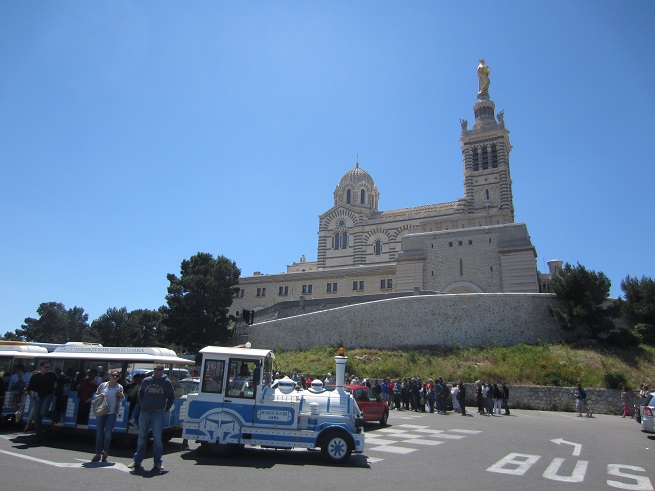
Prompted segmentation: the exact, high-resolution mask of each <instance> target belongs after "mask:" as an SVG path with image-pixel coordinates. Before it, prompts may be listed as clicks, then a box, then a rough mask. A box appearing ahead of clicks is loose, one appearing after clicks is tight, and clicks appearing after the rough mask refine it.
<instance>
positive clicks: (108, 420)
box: [96, 414, 116, 455]
mask: <svg viewBox="0 0 655 491" xmlns="http://www.w3.org/2000/svg"><path fill="white" fill-rule="evenodd" d="M115 422H116V415H115V414H105V415H104V416H96V455H100V452H102V451H105V452H108V451H109V445H110V444H111V435H112V434H113V432H114V423H115Z"/></svg>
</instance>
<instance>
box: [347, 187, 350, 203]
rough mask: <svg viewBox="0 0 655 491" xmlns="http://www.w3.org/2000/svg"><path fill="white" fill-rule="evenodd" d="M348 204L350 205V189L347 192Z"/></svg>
mask: <svg viewBox="0 0 655 491" xmlns="http://www.w3.org/2000/svg"><path fill="white" fill-rule="evenodd" d="M346 203H348V204H350V189H347V190H346Z"/></svg>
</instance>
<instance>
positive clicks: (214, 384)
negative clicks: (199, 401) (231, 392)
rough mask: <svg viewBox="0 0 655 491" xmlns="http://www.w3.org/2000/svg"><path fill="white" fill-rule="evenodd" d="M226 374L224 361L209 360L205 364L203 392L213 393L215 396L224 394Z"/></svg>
mask: <svg viewBox="0 0 655 491" xmlns="http://www.w3.org/2000/svg"><path fill="white" fill-rule="evenodd" d="M224 372H225V361H224V360H207V361H206V362H205V369H204V370H203V374H204V378H203V381H202V391H203V392H213V393H215V394H220V393H221V392H223V376H224Z"/></svg>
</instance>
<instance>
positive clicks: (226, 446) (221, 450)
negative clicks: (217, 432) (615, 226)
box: [200, 442, 243, 458]
mask: <svg viewBox="0 0 655 491" xmlns="http://www.w3.org/2000/svg"><path fill="white" fill-rule="evenodd" d="M200 448H201V449H202V451H203V452H204V453H205V454H207V455H213V456H214V457H223V458H224V457H234V456H235V455H236V454H238V453H239V451H240V450H241V449H242V448H243V445H239V444H237V443H218V442H216V443H211V442H201V443H200Z"/></svg>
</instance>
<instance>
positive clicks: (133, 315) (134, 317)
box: [127, 309, 166, 346]
mask: <svg viewBox="0 0 655 491" xmlns="http://www.w3.org/2000/svg"><path fill="white" fill-rule="evenodd" d="M163 319H164V316H163V315H162V313H161V312H158V311H156V310H148V309H139V310H133V311H132V312H130V315H129V317H128V319H127V322H128V324H129V328H130V331H131V332H135V333H138V336H137V337H136V339H135V340H134V342H133V343H132V345H131V346H165V344H166V339H165V326H164V325H163Z"/></svg>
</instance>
